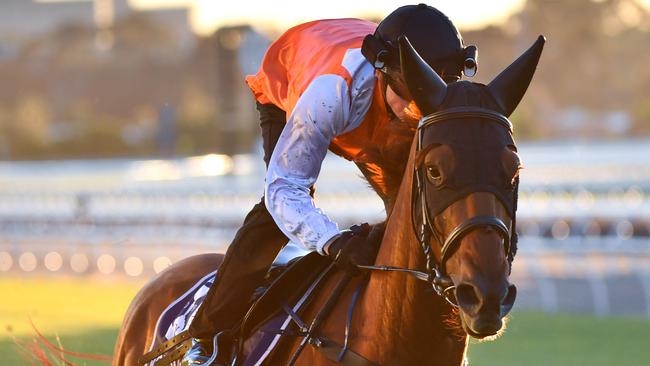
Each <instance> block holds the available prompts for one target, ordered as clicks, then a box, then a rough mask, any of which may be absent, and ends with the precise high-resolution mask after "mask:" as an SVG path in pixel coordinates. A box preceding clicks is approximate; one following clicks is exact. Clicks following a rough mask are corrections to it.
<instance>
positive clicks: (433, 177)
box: [427, 166, 442, 185]
mask: <svg viewBox="0 0 650 366" xmlns="http://www.w3.org/2000/svg"><path fill="white" fill-rule="evenodd" d="M427 179H429V181H430V182H431V183H433V184H435V185H438V184H440V183H441V182H442V176H441V175H440V170H438V168H437V167H435V166H428V167H427Z"/></svg>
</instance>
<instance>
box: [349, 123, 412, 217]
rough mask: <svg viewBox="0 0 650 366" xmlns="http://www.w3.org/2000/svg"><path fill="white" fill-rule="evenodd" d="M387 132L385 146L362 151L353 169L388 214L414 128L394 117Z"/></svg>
mask: <svg viewBox="0 0 650 366" xmlns="http://www.w3.org/2000/svg"><path fill="white" fill-rule="evenodd" d="M387 128H388V136H389V137H388V139H387V141H386V143H385V144H383V145H380V146H371V147H368V148H366V149H364V150H363V151H362V152H361V154H360V157H361V158H360V159H359V160H357V166H358V167H359V169H360V170H361V173H362V174H363V176H364V177H365V178H366V180H367V181H368V183H369V184H370V186H371V187H372V189H373V190H374V191H375V192H376V193H377V194H378V195H379V197H380V198H381V199H382V200H383V201H384V206H385V207H386V211H387V213H390V211H391V209H392V207H393V204H394V203H395V199H396V197H397V192H398V191H399V187H400V184H401V183H402V178H403V177H404V173H405V169H406V164H407V163H408V156H409V151H410V148H411V143H412V142H413V138H414V136H415V128H414V126H409V125H407V124H406V123H403V122H402V121H400V120H399V119H398V118H397V117H393V118H391V121H390V123H389V124H388V127H387Z"/></svg>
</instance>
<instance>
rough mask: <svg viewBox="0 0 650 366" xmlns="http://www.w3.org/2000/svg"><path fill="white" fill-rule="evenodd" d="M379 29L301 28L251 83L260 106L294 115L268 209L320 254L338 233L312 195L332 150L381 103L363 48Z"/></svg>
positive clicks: (282, 41) (346, 22)
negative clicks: (328, 153) (273, 106)
mask: <svg viewBox="0 0 650 366" xmlns="http://www.w3.org/2000/svg"><path fill="white" fill-rule="evenodd" d="M375 28H376V24H374V23H372V22H368V21H364V20H359V19H331V20H320V21H315V22H310V23H305V24H302V25H299V26H296V27H294V28H291V29H289V30H288V31H287V32H286V33H284V34H283V35H282V36H281V37H280V38H279V39H278V40H276V41H275V42H274V43H273V44H272V45H271V46H270V47H269V49H268V51H267V52H266V55H265V56H264V60H263V61H262V65H261V67H260V69H259V71H258V73H257V74H256V75H252V76H249V77H247V79H246V82H247V83H248V85H249V86H250V88H251V90H252V91H253V94H254V95H255V98H256V99H257V101H258V102H260V103H273V104H275V105H277V106H278V107H280V108H282V109H283V110H284V111H286V112H287V115H288V118H287V124H286V126H285V127H284V130H283V131H282V134H281V135H280V138H279V140H278V143H277V145H276V147H275V150H274V151H273V154H272V156H271V160H270V162H269V167H268V171H267V174H266V184H265V197H266V201H265V202H266V207H267V208H268V210H269V212H270V214H271V215H272V216H273V218H274V220H275V222H276V223H277V224H278V227H279V228H280V229H281V230H282V231H283V232H284V234H285V235H287V237H288V238H289V239H290V240H291V241H293V242H295V243H299V244H302V246H304V247H305V248H307V249H309V250H317V251H319V252H320V253H321V254H324V253H323V247H324V246H325V244H326V243H328V242H329V241H330V240H331V239H332V238H334V237H335V236H337V235H338V234H339V232H340V231H339V228H338V226H337V225H336V223H334V222H333V221H332V220H331V219H330V218H328V217H327V216H326V215H325V214H324V213H323V212H322V211H321V210H320V209H318V208H317V207H316V206H315V205H314V201H313V199H312V198H311V197H310V195H309V189H310V187H311V186H312V185H313V184H314V183H315V182H316V179H317V177H318V175H319V172H320V168H321V164H322V162H323V159H324V158H325V155H326V153H327V150H328V148H329V147H330V145H333V146H332V147H333V148H336V147H337V146H336V143H335V142H336V139H337V137H339V136H341V135H344V134H349V133H350V132H351V131H353V130H355V129H357V128H358V127H359V126H360V125H361V124H362V122H364V119H365V118H366V115H367V114H369V113H368V111H369V109H370V107H371V104H373V99H374V100H377V96H376V93H375V84H376V78H375V73H374V68H373V67H372V65H370V63H369V62H368V61H367V60H366V59H365V58H364V57H363V55H362V54H361V48H360V47H361V43H362V41H363V38H364V37H365V36H366V35H367V34H370V33H373V32H374V30H375ZM381 104H382V105H381V107H382V108H383V107H384V105H383V99H382V103H381ZM371 114H372V113H371ZM384 114H385V113H384ZM352 145H354V144H352ZM335 150H336V152H337V153H339V154H340V155H343V156H344V157H346V158H348V159H353V156H352V155H350V156H347V155H345V153H343V154H342V153H341V151H342V150H340V149H338V150H337V149H335ZM352 150H354V146H352V149H351V150H350V151H352ZM346 151H348V150H346Z"/></svg>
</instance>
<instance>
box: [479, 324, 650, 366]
mask: <svg viewBox="0 0 650 366" xmlns="http://www.w3.org/2000/svg"><path fill="white" fill-rule="evenodd" d="M469 350H470V351H469V360H470V362H469V364H470V365H472V366H492V365H498V366H510V365H513V366H514V365H517V366H521V365H525V366H537V365H539V366H551V365H558V366H565V365H566V366H574V365H575V366H582V365H585V366H587V365H588V366H600V365H603V366H612V365H616V366H626V365H630V366H631V365H634V366H637V365H647V364H649V363H648V362H649V361H648V359H650V319H646V318H630V317H608V318H595V317H592V316H586V315H573V314H561V315H549V314H543V313H535V312H518V313H515V314H513V315H512V317H511V319H510V322H509V325H508V329H507V331H506V332H505V334H504V335H503V336H502V337H501V338H499V339H497V340H496V341H493V342H481V343H477V342H472V344H471V345H470V347H469Z"/></svg>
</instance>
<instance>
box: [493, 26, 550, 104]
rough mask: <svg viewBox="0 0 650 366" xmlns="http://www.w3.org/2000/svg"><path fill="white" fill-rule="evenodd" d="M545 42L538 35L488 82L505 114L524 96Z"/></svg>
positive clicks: (542, 37) (544, 39)
mask: <svg viewBox="0 0 650 366" xmlns="http://www.w3.org/2000/svg"><path fill="white" fill-rule="evenodd" d="M545 42H546V38H544V36H539V37H538V38H537V41H535V43H533V45H532V46H531V47H530V48H529V49H528V50H526V52H524V53H523V54H522V55H521V56H519V58H518V59H516V60H515V62H513V63H512V64H510V66H508V67H507V68H506V69H505V70H503V71H502V72H501V73H500V74H499V75H498V76H497V77H495V78H494V80H492V81H491V82H490V84H488V89H489V90H490V92H491V93H492V96H493V97H494V99H495V100H496V102H497V103H498V104H499V107H501V109H502V112H503V114H505V115H506V116H510V114H512V112H513V111H514V110H515V108H517V105H519V102H520V101H521V98H523V97H524V94H525V93H526V89H528V85H529V84H530V81H531V80H532V79H533V75H534V74H535V69H536V68H537V63H538V62H539V57H540V56H541V55H542V49H544V43H545Z"/></svg>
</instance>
